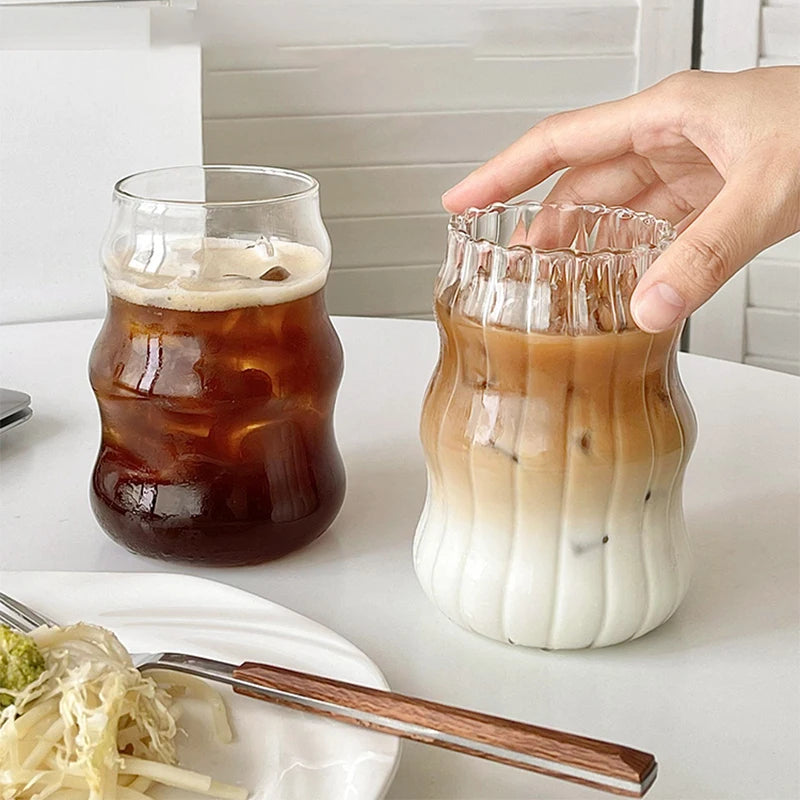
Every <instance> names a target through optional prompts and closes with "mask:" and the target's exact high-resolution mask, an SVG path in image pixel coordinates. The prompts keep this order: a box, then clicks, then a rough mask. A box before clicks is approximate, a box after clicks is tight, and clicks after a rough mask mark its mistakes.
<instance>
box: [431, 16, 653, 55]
mask: <svg viewBox="0 0 800 800" xmlns="http://www.w3.org/2000/svg"><path fill="white" fill-rule="evenodd" d="M638 18H639V9H638V7H637V4H636V3H628V4H626V5H622V6H618V7H612V6H596V5H594V6H590V5H585V6H576V7H574V8H570V7H565V6H564V4H563V3H562V4H561V5H560V6H558V5H557V6H555V7H550V8H548V7H545V8H540V7H536V6H534V7H533V8H496V9H495V8H493V9H486V10H484V11H481V12H480V17H479V19H480V22H479V25H480V29H479V38H478V40H477V44H476V48H475V49H476V52H477V53H478V54H479V55H500V56H508V55H520V56H540V55H548V54H559V55H564V54H568V53H569V54H572V53H576V54H581V53H584V54H590V53H630V52H633V49H634V45H635V41H636V25H637V22H638ZM426 21H427V20H426Z"/></svg>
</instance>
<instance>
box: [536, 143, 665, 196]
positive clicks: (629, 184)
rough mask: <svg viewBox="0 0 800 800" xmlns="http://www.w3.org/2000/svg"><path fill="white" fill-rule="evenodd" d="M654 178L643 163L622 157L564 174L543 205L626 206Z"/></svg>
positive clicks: (630, 155)
mask: <svg viewBox="0 0 800 800" xmlns="http://www.w3.org/2000/svg"><path fill="white" fill-rule="evenodd" d="M653 181H658V176H657V175H656V173H655V172H654V171H653V168H652V167H651V166H650V165H649V164H648V162H647V160H646V159H644V158H642V157H641V156H638V155H636V154H635V153H625V155H622V156H619V157H618V158H612V159H610V160H609V161H601V162H600V163H598V164H592V165H591V166H586V167H573V168H572V169H570V170H568V171H567V172H565V173H564V174H563V175H562V176H561V177H560V178H559V179H558V182H557V183H556V185H555V186H554V187H553V188H552V190H551V191H550V193H549V194H548V195H547V197H546V198H545V200H544V202H545V203H562V202H569V203H587V202H588V203H603V204H604V205H607V206H618V205H623V204H626V203H627V201H628V200H630V198H631V197H633V196H634V195H638V194H639V193H640V192H642V191H643V190H645V189H647V188H648V187H649V186H650V185H651V184H652V183H653Z"/></svg>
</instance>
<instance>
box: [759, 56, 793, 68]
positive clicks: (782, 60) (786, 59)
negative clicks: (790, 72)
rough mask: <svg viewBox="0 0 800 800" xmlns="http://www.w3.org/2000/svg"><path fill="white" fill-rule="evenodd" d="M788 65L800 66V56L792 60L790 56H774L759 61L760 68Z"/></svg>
mask: <svg viewBox="0 0 800 800" xmlns="http://www.w3.org/2000/svg"><path fill="white" fill-rule="evenodd" d="M787 64H789V65H792V64H800V56H795V57H794V58H791V57H790V56H774V57H764V56H762V57H761V58H759V59H758V66H759V67H783V66H786V65H787Z"/></svg>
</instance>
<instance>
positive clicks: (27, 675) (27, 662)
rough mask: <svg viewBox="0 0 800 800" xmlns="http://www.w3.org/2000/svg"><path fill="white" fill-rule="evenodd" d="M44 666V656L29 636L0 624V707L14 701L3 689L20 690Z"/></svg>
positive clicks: (42, 670)
mask: <svg viewBox="0 0 800 800" xmlns="http://www.w3.org/2000/svg"><path fill="white" fill-rule="evenodd" d="M44 668H45V664H44V656H43V655H42V654H41V652H40V650H39V648H38V647H37V646H36V642H34V641H33V639H31V638H30V636H25V634H24V633H18V632H17V631H13V630H11V628H9V627H7V626H5V625H0V709H2V708H5V707H6V706H10V705H11V704H12V703H13V702H14V698H13V697H12V696H11V695H10V694H6V693H4V692H3V691H2V690H3V689H10V690H11V691H12V692H19V691H22V689H24V688H25V687H26V686H27V685H28V684H30V683H33V682H34V681H35V680H36V679H37V678H38V677H39V676H40V675H41V674H42V673H43V672H44Z"/></svg>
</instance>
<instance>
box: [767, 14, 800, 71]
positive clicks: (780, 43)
mask: <svg viewBox="0 0 800 800" xmlns="http://www.w3.org/2000/svg"><path fill="white" fill-rule="evenodd" d="M761 55H762V56H766V57H780V56H789V57H792V58H799V57H800V8H798V7H797V6H768V7H765V8H762V9H761Z"/></svg>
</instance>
